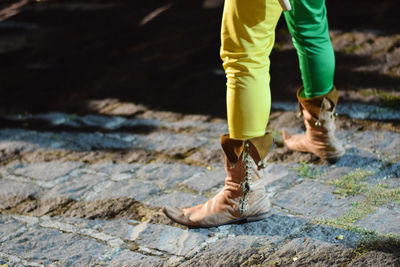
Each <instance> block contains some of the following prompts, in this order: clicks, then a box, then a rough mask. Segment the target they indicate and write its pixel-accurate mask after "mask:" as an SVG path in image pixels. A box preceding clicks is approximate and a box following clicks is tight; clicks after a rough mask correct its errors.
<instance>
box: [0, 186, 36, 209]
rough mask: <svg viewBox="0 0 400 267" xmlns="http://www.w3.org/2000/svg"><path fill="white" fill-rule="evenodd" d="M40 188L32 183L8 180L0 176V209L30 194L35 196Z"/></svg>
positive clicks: (11, 205)
mask: <svg viewBox="0 0 400 267" xmlns="http://www.w3.org/2000/svg"><path fill="white" fill-rule="evenodd" d="M40 192H42V188H41V187H40V186H38V185H35V184H32V183H23V182H17V181H10V180H6V179H4V178H0V198H1V200H2V201H1V202H0V209H5V208H9V207H13V206H15V205H17V204H18V203H20V202H21V201H23V200H25V199H26V198H28V197H30V196H32V197H33V196H36V195H38V194H39V193H40Z"/></svg>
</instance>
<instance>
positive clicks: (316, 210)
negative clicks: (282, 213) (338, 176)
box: [272, 181, 352, 219]
mask: <svg viewBox="0 0 400 267" xmlns="http://www.w3.org/2000/svg"><path fill="white" fill-rule="evenodd" d="M333 191H334V187H333V186H329V185H325V184H320V183H317V182H312V181H304V182H303V183H301V184H298V185H296V186H294V187H293V188H291V189H289V190H286V191H284V192H281V193H279V194H277V196H276V198H275V199H272V202H273V203H274V204H276V205H278V206H280V207H282V208H285V209H288V210H290V211H292V212H296V213H300V214H303V215H306V216H311V217H316V218H320V219H334V218H337V217H339V216H341V215H343V214H345V213H347V212H348V211H349V210H350V209H351V208H352V205H351V202H352V201H349V200H345V199H341V198H339V197H338V196H337V195H335V194H333V193H332V192H333Z"/></svg>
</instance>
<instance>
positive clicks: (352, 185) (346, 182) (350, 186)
mask: <svg viewBox="0 0 400 267" xmlns="http://www.w3.org/2000/svg"><path fill="white" fill-rule="evenodd" d="M371 174H372V172H371V171H366V170H362V169H360V168H357V169H355V170H354V171H352V172H350V173H349V174H346V175H344V176H343V177H341V178H339V179H337V180H334V181H332V182H329V184H331V185H334V186H336V187H337V188H336V190H335V191H334V192H333V193H334V194H338V195H340V196H341V197H347V196H348V195H358V194H360V193H362V192H363V191H365V187H366V185H365V184H361V183H359V182H360V181H363V180H364V179H365V178H366V177H367V176H369V175H371Z"/></svg>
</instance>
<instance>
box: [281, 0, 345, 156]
mask: <svg viewBox="0 0 400 267" xmlns="http://www.w3.org/2000/svg"><path fill="white" fill-rule="evenodd" d="M290 1H291V4H292V10H290V11H288V12H285V19H286V22H287V25H288V28H289V31H290V33H291V35H292V40H293V44H294V46H295V48H296V51H297V54H298V58H299V65H300V70H301V78H302V80H303V86H302V87H300V88H299V90H297V98H298V100H299V108H300V111H301V114H302V115H303V116H304V123H305V126H306V133H305V134H304V135H294V136H290V135H289V134H288V133H286V131H285V130H282V136H283V140H284V141H285V144H286V145H287V146H288V147H289V148H290V149H293V150H298V151H303V152H311V153H313V154H315V155H317V156H318V157H320V158H323V159H327V160H329V161H336V160H337V159H338V158H340V157H341V156H342V155H343V154H344V152H345V151H344V149H343V146H342V145H341V143H340V141H339V140H338V139H337V138H336V137H335V134H334V133H335V119H334V115H335V107H336V104H337V100H338V94H337V91H336V88H335V87H334V86H333V76H334V71H335V56H334V51H333V48H332V43H331V40H330V38H329V30H328V20H327V16H326V7H325V0H290Z"/></svg>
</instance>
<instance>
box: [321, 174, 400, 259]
mask: <svg viewBox="0 0 400 267" xmlns="http://www.w3.org/2000/svg"><path fill="white" fill-rule="evenodd" d="M371 174H373V172H371V171H367V170H362V169H360V168H358V169H356V170H354V171H353V172H351V173H349V174H347V175H344V176H343V177H341V178H339V179H337V180H334V181H332V182H329V184H331V185H335V186H336V187H337V188H336V190H335V191H334V193H335V194H338V195H340V196H341V197H347V196H354V195H363V196H364V197H365V199H364V200H363V201H361V202H353V203H352V205H353V208H352V209H351V210H350V211H349V212H348V213H346V214H344V215H343V216H341V217H338V218H336V219H333V220H326V219H316V220H314V221H313V223H318V224H325V225H328V226H332V227H337V228H341V229H345V230H348V231H352V232H356V233H358V234H361V236H362V237H361V239H360V241H359V242H358V245H357V248H356V250H355V252H356V254H357V257H358V256H360V255H362V254H364V253H366V252H368V251H371V250H379V251H384V252H389V253H395V254H396V253H397V254H399V255H400V239H399V237H398V236H396V235H388V234H379V233H377V232H376V231H371V230H367V229H363V228H360V227H357V226H354V223H355V222H357V221H358V220H360V219H362V218H365V217H366V216H368V215H369V214H371V213H372V212H374V211H375V210H376V209H377V208H378V207H380V206H382V205H384V204H387V203H389V202H396V203H398V202H400V188H394V189H390V188H388V186H387V185H386V184H377V185H373V186H371V185H368V184H366V183H363V181H364V180H365V178H366V177H368V176H369V175H371ZM397 254H396V255H397Z"/></svg>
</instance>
